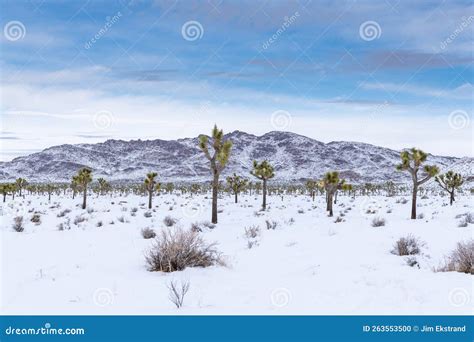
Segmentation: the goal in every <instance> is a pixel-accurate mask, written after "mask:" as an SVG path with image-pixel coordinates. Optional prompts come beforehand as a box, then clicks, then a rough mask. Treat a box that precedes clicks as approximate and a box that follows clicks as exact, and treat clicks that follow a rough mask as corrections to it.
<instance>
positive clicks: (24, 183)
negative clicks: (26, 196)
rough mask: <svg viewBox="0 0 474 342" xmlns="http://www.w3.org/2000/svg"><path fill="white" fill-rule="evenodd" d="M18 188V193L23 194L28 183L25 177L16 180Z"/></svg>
mask: <svg viewBox="0 0 474 342" xmlns="http://www.w3.org/2000/svg"><path fill="white" fill-rule="evenodd" d="M15 183H16V188H17V189H18V195H19V196H21V190H23V189H24V188H25V187H26V186H27V185H28V182H27V181H26V179H24V178H21V177H20V178H18V179H17V180H16V181H15Z"/></svg>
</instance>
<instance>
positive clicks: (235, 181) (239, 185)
mask: <svg viewBox="0 0 474 342" xmlns="http://www.w3.org/2000/svg"><path fill="white" fill-rule="evenodd" d="M227 183H228V184H229V188H230V189H231V190H232V192H233V193H234V196H235V203H237V195H238V194H239V193H240V192H241V191H242V190H244V189H245V187H246V186H247V183H248V180H247V179H245V178H242V177H240V176H237V175H236V174H235V173H234V174H233V175H232V177H227Z"/></svg>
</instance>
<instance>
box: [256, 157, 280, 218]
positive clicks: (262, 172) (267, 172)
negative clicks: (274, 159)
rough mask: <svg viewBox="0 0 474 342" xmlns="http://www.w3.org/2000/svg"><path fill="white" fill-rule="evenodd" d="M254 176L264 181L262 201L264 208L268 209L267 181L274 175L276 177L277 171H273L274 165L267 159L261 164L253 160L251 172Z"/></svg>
mask: <svg viewBox="0 0 474 342" xmlns="http://www.w3.org/2000/svg"><path fill="white" fill-rule="evenodd" d="M250 173H251V174H252V175H253V176H255V177H257V178H258V179H260V180H262V181H263V188H262V190H263V202H262V209H263V210H265V209H267V181H268V180H269V179H271V178H273V177H275V173H274V172H273V166H271V165H270V163H269V162H268V161H266V160H264V161H263V162H261V163H260V164H259V163H258V162H257V161H256V160H254V161H253V170H252V171H251V172H250Z"/></svg>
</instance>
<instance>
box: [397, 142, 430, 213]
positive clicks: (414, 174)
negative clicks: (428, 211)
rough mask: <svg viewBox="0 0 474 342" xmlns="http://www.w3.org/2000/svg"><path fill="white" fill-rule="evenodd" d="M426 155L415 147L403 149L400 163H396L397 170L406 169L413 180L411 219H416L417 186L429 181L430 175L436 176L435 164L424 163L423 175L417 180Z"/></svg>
mask: <svg viewBox="0 0 474 342" xmlns="http://www.w3.org/2000/svg"><path fill="white" fill-rule="evenodd" d="M427 157H428V155H427V154H426V153H425V152H423V151H421V150H418V149H416V148H412V149H411V150H410V151H403V152H402V153H401V154H400V158H401V159H402V163H401V164H398V165H397V170H398V171H407V172H409V173H410V175H411V179H412V181H413V190H412V199H411V219H412V220H415V219H416V197H417V194H418V188H419V187H420V185H422V184H424V183H426V182H427V181H429V180H430V179H431V178H432V177H434V176H436V174H437V173H438V172H439V169H438V167H437V166H435V165H425V166H424V167H423V171H424V175H423V178H422V179H421V180H418V171H420V167H421V166H422V164H423V163H424V162H425V161H426V158H427Z"/></svg>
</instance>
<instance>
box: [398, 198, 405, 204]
mask: <svg viewBox="0 0 474 342" xmlns="http://www.w3.org/2000/svg"><path fill="white" fill-rule="evenodd" d="M395 203H401V204H407V203H408V200H407V199H406V198H399V199H397V200H396V202H395Z"/></svg>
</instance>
